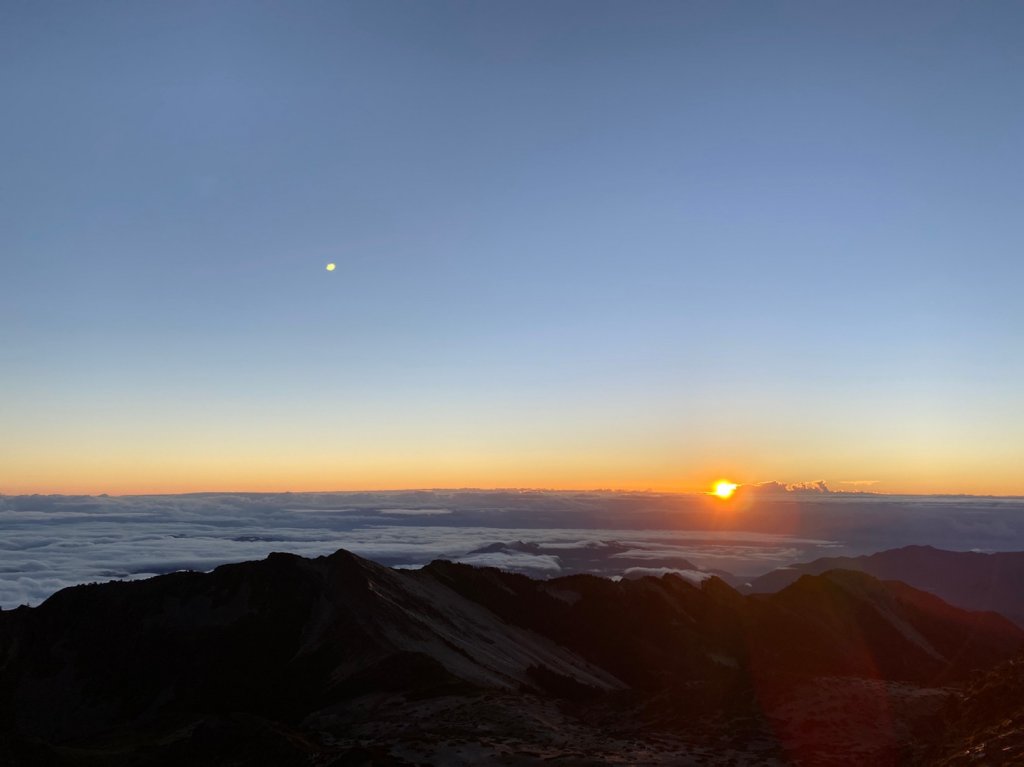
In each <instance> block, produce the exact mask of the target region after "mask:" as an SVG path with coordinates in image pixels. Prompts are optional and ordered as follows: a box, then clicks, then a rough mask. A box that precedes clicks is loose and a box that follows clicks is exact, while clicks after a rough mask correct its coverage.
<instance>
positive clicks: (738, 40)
mask: <svg viewBox="0 0 1024 767" xmlns="http://www.w3.org/2000/svg"><path fill="white" fill-rule="evenodd" d="M1022 17H1024V8H1021V6H1019V5H1016V4H1011V3H986V4H967V3H944V2H929V3H899V4H891V3H860V2H858V3H847V4H822V3H761V4H754V3H745V4H741V3H684V2H679V3H647V2H630V3H624V2H623V3H594V2H586V3H582V2H580V3H573V2H556V3H539V2H537V3H441V2H430V3H390V2H372V3H371V2H365V3H257V2H252V3H217V4H209V3H187V2H184V3H166V4H159V3H102V4H99V3H97V4H81V3H7V4H5V5H4V6H3V7H2V9H0V95H2V97H3V100H4V107H5V108H4V114H5V118H4V120H3V121H2V122H0V153H2V154H0V166H2V167H3V172H2V174H0V289H2V291H3V300H2V302H0V359H2V361H3V364H2V368H3V374H2V376H0V394H2V400H0V419H2V422H3V423H4V424H5V426H4V428H3V431H4V433H5V435H6V436H5V439H4V440H3V441H4V443H5V444H4V445H3V446H2V447H0V492H3V491H6V492H23V491H47V490H53V491H58V490H68V491H90V492H93V491H96V492H98V491H103V490H106V491H111V492H119V491H145V490H153V491H165V490H175V489H245V488H249V487H251V488H252V489H261V490H262V489H267V490H271V489H287V488H293V489H331V488H337V489H344V488H368V487H408V486H416V487H421V486H460V485H478V486H514V485H522V486H566V487H597V486H600V487H656V488H660V489H672V488H678V489H692V488H694V487H698V486H701V485H702V484H703V483H704V482H705V481H710V479H711V478H713V477H712V475H713V474H718V473H725V474H727V475H729V476H735V477H736V478H737V479H739V480H740V481H746V482H754V481H764V480H769V479H779V480H782V481H802V480H809V479H819V478H826V479H829V481H830V482H833V483H836V482H841V481H877V482H878V483H879V485H878V487H879V488H880V489H889V490H893V491H899V492H902V491H923V492H944V491H949V492H952V491H968V492H992V493H1024V485H1021V479H1020V475H1019V464H1020V445H1021V444H1024V442H1022V440H1024V412H1022V407H1021V398H1020V395H1019V384H1018V382H1019V381H1020V380H1021V373H1022V372H1024V371H1022V367H1024V365H1022V363H1021V361H1020V360H1021V355H1020V353H1019V351H1020V341H1019V339H1020V337H1021V327H1022V320H1024V309H1022V308H1021V302H1020V301H1019V286H1020V284H1021V278H1022V276H1024V275H1022V271H1024V268H1022V266H1021V261H1020V258H1019V254H1020V252H1021V245H1022V239H1024V237H1022V234H1024V229H1022V224H1021V223H1020V216H1019V211H1020V210H1021V209H1024V206H1022V204H1021V203H1022V199H1021V197H1022V188H1021V184H1020V179H1021V177H1022V173H1021V171H1022V164H1024V159H1022V158H1024V153H1022V152H1021V139H1020V136H1021V135H1024V131H1022V128H1024V125H1022V116H1024V109H1022V106H1024V105H1022V98H1024V97H1022V95H1021V90H1020V88H1019V87H1018V86H1019V79H1020V73H1021V71H1022V70H1024V67H1022V64H1024V61H1022V59H1024V50H1022V48H1021V46H1020V45H1019V34H1018V30H1019V29H1020V28H1021V23H1022V21H1024V18H1022ZM328 262H335V263H337V265H338V268H337V270H336V271H334V272H332V273H327V272H326V271H325V270H324V265H325V264H326V263H328Z"/></svg>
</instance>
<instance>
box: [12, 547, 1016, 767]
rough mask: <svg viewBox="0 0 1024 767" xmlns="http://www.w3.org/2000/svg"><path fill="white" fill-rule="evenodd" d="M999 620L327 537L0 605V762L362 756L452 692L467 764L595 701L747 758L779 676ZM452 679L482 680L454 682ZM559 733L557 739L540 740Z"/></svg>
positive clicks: (866, 599) (389, 753) (782, 733)
mask: <svg viewBox="0 0 1024 767" xmlns="http://www.w3.org/2000/svg"><path fill="white" fill-rule="evenodd" d="M1022 639H1024V632H1022V631H1021V629H1019V628H1017V627H1016V626H1014V625H1013V624H1012V623H1010V622H1009V621H1007V620H1006V619H1004V618H1002V617H1000V616H998V615H994V614H991V613H987V614H986V613H969V612H966V611H964V610H959V609H957V608H953V607H950V606H949V605H947V604H945V603H944V602H942V601H941V600H939V599H937V598H935V597H933V596H931V595H928V594H924V593H922V592H919V591H916V590H914V589H912V588H910V587H907V586H905V585H903V584H901V583H890V582H881V581H878V580H875V579H874V578H871V577H870V576H867V575H864V574H862V573H854V572H843V571H834V572H829V573H826V574H824V575H821V576H805V577H803V578H801V579H800V580H799V581H797V582H796V583H794V584H792V585H791V586H789V587H788V588H786V589H784V590H783V591H781V592H779V593H778V594H771V595H755V596H750V597H744V596H742V595H740V594H739V593H737V592H736V591H734V590H733V589H732V588H731V587H729V586H728V585H726V584H725V583H724V582H723V581H720V580H718V579H717V578H711V579H708V580H706V581H704V582H702V583H699V584H693V583H691V582H689V581H687V580H684V579H683V578H681V577H678V576H675V575H668V576H665V577H663V578H641V579H637V580H624V581H621V582H613V581H610V580H606V579H602V578H596V577H592V576H571V577H567V578H560V579H556V580H552V581H536V580H531V579H530V578H527V577H525V576H521V575H513V574H508V573H502V572H500V571H498V570H494V569H489V568H474V567H470V566H468V565H456V564H452V563H448V562H435V563H433V564H431V565H430V566H428V567H426V568H424V569H422V570H418V571H403V570H391V569H388V568H385V567H382V566H380V565H377V564H374V563H372V562H369V561H366V560H363V559H360V558H358V557H356V556H354V555H352V554H349V553H348V552H345V551H339V552H337V553H335V554H333V555H331V556H329V557H320V558H318V559H314V560H308V559H302V558H300V557H296V556H293V555H287V554H273V555H271V556H270V557H268V558H267V559H266V560H263V561H260V562H249V563H243V564H238V565H226V566H224V567H220V568H217V569H216V570H215V571H213V572H212V573H208V574H199V573H177V574H173V575H166V576H161V577H158V578H153V579H150V580H147V581H136V582H114V583H108V584H102V585H89V586H78V587H74V588H70V589H65V590H64V591H61V592H59V593H58V594H56V595H54V596H53V597H52V598H51V599H49V600H47V601H46V602H45V603H44V604H42V605H41V606H39V607H37V608H20V609H18V610H14V611H9V612H3V613H0V733H3V736H2V737H3V740H0V762H5V763H10V764H32V765H35V764H46V763H53V764H94V763H96V764H99V763H103V764H150V763H153V764H156V763H167V764H173V763H181V762H182V761H183V760H184V761H190V762H193V763H205V762H204V760H207V761H209V763H211V764H212V763H218V764H223V763H236V764H261V763H275V764H289V763H293V762H294V763H296V764H299V763H302V764H308V763H310V760H313V761H315V762H316V763H318V764H329V763H332V761H333V762H336V763H337V764H349V763H353V764H355V763H360V762H359V761H358V759H360V758H362V757H360V756H359V754H360V753H362V751H359V749H364V750H366V749H369V751H366V753H367V754H369V756H367V757H366V759H368V760H369V761H366V760H364V761H365V762H366V763H401V761H400V760H401V759H403V758H405V757H402V756H401V754H402V753H405V754H406V755H407V756H408V758H409V759H410V760H412V761H416V760H422V759H424V758H426V759H427V761H430V760H432V759H441V756H439V754H440V753H441V752H439V751H437V749H438V748H440V747H441V745H440V744H441V743H442V741H441V740H439V738H440V736H438V735H436V734H435V735H430V734H429V732H432V731H433V730H430V729H429V728H430V726H431V723H433V725H438V723H439V722H441V721H448V720H446V719H444V717H446V716H454V714H452V713H451V712H452V711H454V710H459V711H462V712H463V713H462V714H460V715H459V716H461V717H462V719H459V723H458V725H457V727H456V725H455V724H452V723H451V722H449V724H450V725H451V726H453V727H456V729H458V727H461V728H463V730H465V729H466V728H469V729H470V730H473V732H474V733H475V735H474V736H473V737H476V738H477V741H476V742H477V744H478V745H480V744H481V743H483V742H484V740H486V741H487V742H489V743H491V744H492V746H493V747H494V749H497V750H494V751H493V752H488V753H490V756H487V755H486V754H484V752H481V751H479V749H478V750H477V751H473V752H472V753H470V752H467V753H466V754H464V755H463V756H462V757H459V756H458V755H457V754H455V753H454V752H452V753H449V752H448V751H444V752H443V753H445V754H448V756H446V757H445V758H444V760H445V761H447V762H449V763H454V764H459V763H473V759H475V758H481V759H484V758H491V757H494V758H497V757H498V756H501V754H504V756H502V757H501V758H502V759H505V757H508V758H509V759H511V756H510V755H509V754H505V753H504V751H501V749H502V748H504V746H503V745H502V744H504V743H509V742H511V741H512V740H515V738H520V740H522V737H521V736H522V733H520V732H519V729H517V725H516V721H518V720H519V719H521V718H523V717H526V718H532V717H534V716H536V715H537V712H538V711H540V710H547V709H548V708H550V707H551V706H554V707H555V709H556V710H557V711H558V712H559V714H558V716H559V717H563V718H564V717H571V721H569V720H566V721H561V722H560V723H558V722H556V721H555V719H553V718H552V717H548V718H547V719H546V720H545V721H548V720H550V728H551V729H550V731H549V730H545V727H544V726H541V727H540V730H537V731H535V732H534V735H533V739H534V741H536V742H535V743H534V746H536V745H537V743H541V742H543V743H545V744H547V745H546V746H545V748H548V749H549V751H550V749H551V748H554V749H556V751H557V749H558V748H562V749H563V752H565V753H568V752H566V751H565V749H569V750H570V751H571V749H573V748H575V749H577V750H578V749H580V748H583V745H581V744H580V742H582V743H586V742H588V739H589V740H592V741H593V743H594V744H600V743H605V747H606V750H607V749H612V751H614V750H615V749H621V748H624V746H622V743H623V742H626V741H624V740H621V739H620V740H615V739H614V738H613V739H612V740H609V738H610V737H611V736H610V735H609V723H612V724H611V725H610V726H611V727H612V729H613V730H615V731H621V732H633V733H637V732H644V733H648V734H649V733H650V732H652V731H657V732H662V733H668V734H669V735H666V736H665V737H669V736H670V735H671V736H672V737H676V738H683V740H682V741H679V742H675V741H672V742H670V740H671V738H670V740H666V741H664V742H663V743H662V745H661V746H659V747H658V748H657V749H654V750H652V751H651V752H650V754H649V763H652V764H654V763H662V762H661V761H659V760H660V759H662V757H664V760H665V761H664V763H669V764H671V763H676V764H678V763H685V761H682V762H681V761H679V760H681V759H683V758H684V757H685V756H686V753H684V752H685V750H686V749H687V748H690V749H692V748H696V746H694V743H696V742H703V743H706V744H707V743H711V744H718V745H707V746H706V747H707V748H711V749H712V752H710V753H714V749H715V748H719V749H720V748H722V746H721V743H720V740H721V738H722V737H725V736H726V735H729V734H730V733H731V735H730V737H734V738H735V737H736V736H735V733H737V732H741V733H746V734H745V735H743V736H742V737H740V738H739V739H740V740H741V741H743V742H740V743H733V744H732V745H730V746H729V749H731V753H732V756H730V758H733V759H735V760H737V761H736V763H739V764H742V763H750V764H755V763H759V764H760V763H764V764H767V763H771V761H770V760H772V759H775V760H778V759H783V758H784V756H785V754H786V749H787V743H789V742H790V741H792V740H793V736H792V733H790V732H789V730H787V726H786V725H785V723H782V724H779V723H778V722H776V719H778V717H777V716H775V714H776V713H777V712H778V711H782V710H783V708H784V706H785V705H791V704H792V703H793V700H792V694H791V691H792V690H796V689H799V688H801V685H802V686H803V687H806V686H807V685H809V684H810V685H815V684H817V685H818V689H823V688H821V685H820V681H821V680H823V679H832V678H836V677H856V678H858V679H862V680H866V681H867V682H868V683H870V684H874V685H876V686H877V685H883V686H884V685H887V684H896V683H901V684H904V685H907V684H910V685H912V686H914V685H916V686H920V685H936V684H946V683H949V682H955V681H957V680H960V679H964V678H965V677H967V676H968V675H969V674H970V672H972V671H973V670H976V669H985V668H988V667H990V666H991V665H992V664H994V663H997V662H1000V661H1003V660H1006V659H1008V658H1010V657H1012V656H1013V654H1014V653H1015V652H1016V651H1017V650H1018V648H1019V647H1020V645H1021V641H1022ZM872 689H874V688H872ZM915 689H916V688H915ZM474 700H478V701H491V703H490V704H488V705H484V704H483V703H481V705H480V706H479V707H477V708H474V707H473V706H471V705H470V706H468V707H465V708H459V706H460V705H462V704H457V703H455V702H453V701H456V702H457V701H463V702H464V703H467V704H468V703H470V702H472V701H474ZM431 701H433V702H431ZM444 701H447V703H443V702H444ZM567 707H568V708H567ZM399 711H401V712H404V713H403V714H402V717H401V718H399V719H395V718H394V717H395V715H396V713H395V712H399ZM445 712H447V713H445ZM474 712H475V713H474ZM488 712H490V713H488ZM545 716H546V715H545ZM786 716H790V715H789V714H787V715H786ZM793 716H796V714H793ZM773 717H774V718H773ZM541 719H544V717H541ZM780 721H781V720H780ZM787 721H788V720H787ZM737 722H744V723H745V724H743V725H742V727H740V726H739V725H737ZM698 725H699V726H698ZM409 727H426V728H428V729H427V733H428V734H424V735H423V737H422V738H421V740H423V741H424V742H423V743H420V745H418V746H415V747H414V746H412V745H409V744H406V746H403V748H406V751H401V749H399V750H398V751H396V750H395V749H396V748H398V747H397V746H396V743H399V742H403V743H404V741H402V738H401V737H399V733H401V732H407V731H408V728H409ZM389 728H390V729H389ZM479 728H484V729H483V730H480V729H479ZM574 728H575V729H574ZM744 728H745V729H744ZM460 732H462V730H460ZM570 732H576V733H577V735H576V736H574V737H576V739H577V741H580V742H576V741H574V742H573V743H575V745H573V744H568V745H567V743H568V741H567V742H565V743H562V741H561V740H559V737H560V736H559V735H558V734H559V733H570ZM481 733H486V736H484V735H482V734H481ZM516 733H519V734H516ZM672 733H674V735H672ZM356 735H359V736H358V737H356ZM460 737H462V738H463V739H465V738H466V737H468V736H466V735H465V733H463V735H462V736H460ZM566 737H568V736H566ZM645 737H646V736H645ZM570 740H571V739H570ZM613 741H614V743H617V744H619V745H614V746H613V745H608V744H609V743H612V742H613ZM517 742H519V741H517ZM523 742H525V741H523ZM559 743H562V745H561V746H559V745H558V744H559ZM481 747H482V746H481ZM531 747H532V746H531ZM702 747H703V746H702ZM886 747H889V746H886ZM417 748H420V751H417V750H416V749H417ZM424 748H428V750H429V748H433V749H434V751H430V752H429V754H428V753H427V752H425V751H423V750H422V749H424ZM524 748H525V746H524ZM373 749H377V751H374V750H373ZM659 749H660V750H659ZM591 750H592V751H593V754H592V755H591V756H592V757H593V759H595V760H598V761H591V762H586V763H594V764H597V763H603V762H601V761H600V759H604V758H605V757H602V756H601V749H600V748H597V747H596V746H595V747H594V748H592V749H591ZM399 752H401V753H399ZM499 752H500V753H499ZM538 753H539V752H538ZM545 753H548V752H545ZM559 753H562V752H559ZM573 753H575V752H573ZM723 753H724V752H723ZM226 754H227V755H231V757H230V759H227V760H226V756H225V755H226ZM375 754H376V755H375ZM424 754H427V755H426V757H425V756H424ZM430 754H432V756H431V755H430ZM474 754H475V756H474ZM616 754H617V756H616ZM744 754H745V755H746V756H743V755H744ZM659 755H660V756H659ZM364 756H365V754H364ZM577 756H578V755H577ZM605 756H606V757H607V761H608V763H615V761H616V758H621V757H622V756H623V754H622V753H621V752H615V753H612V752H608V753H605ZM690 756H692V757H693V758H698V756H699V755H694V754H690ZM704 756H707V754H705V755H704ZM755 756H756V759H755ZM357 757H358V758H357ZM414 757H415V758H414ZM741 757H742V758H741ZM524 758H525V757H524ZM588 758H590V757H588ZM686 758H689V757H686ZM700 758H704V757H700ZM218 759H219V760H220V761H218ZM265 759H269V760H270V761H263V760H265ZM350 759H356V761H344V760H350ZM460 759H462V761H460ZM673 759H675V760H676V761H672V760H673ZM744 759H747V761H743V760H744ZM750 759H754V761H750ZM758 759H760V760H761V761H757V760H758ZM162 760H163V761H162ZM167 760H170V761H167ZM339 760H340V761H339ZM387 760H392V761H390V762H389V761H387ZM394 760H399V761H394ZM764 760H769V761H764ZM505 761H506V763H515V761H514V760H513V761H508V760H507V759H506V760H505ZM527 761H529V760H527Z"/></svg>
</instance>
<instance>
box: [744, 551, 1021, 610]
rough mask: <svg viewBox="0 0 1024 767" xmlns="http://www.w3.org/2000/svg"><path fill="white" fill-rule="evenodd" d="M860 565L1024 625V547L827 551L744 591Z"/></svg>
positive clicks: (867, 570) (875, 573)
mask: <svg viewBox="0 0 1024 767" xmlns="http://www.w3.org/2000/svg"><path fill="white" fill-rule="evenodd" d="M835 569H843V570H858V571H860V572H864V573H868V574H869V575H873V576H874V577H876V578H881V579H883V580H898V581H903V582H904V583H906V584H908V585H910V586H913V587H914V588H917V589H921V590H922V591H927V592H929V593H932V594H935V595H936V596H938V597H940V598H942V599H943V600H945V601H946V602H949V603H950V604H952V605H956V606H958V607H963V608H966V609H969V610H992V611H994V612H998V613H1001V614H1002V615H1005V616H1006V617H1008V618H1010V619H1011V620H1013V621H1014V622H1015V623H1017V625H1019V626H1024V589H1022V588H1021V584H1024V552H1021V551H1011V552H997V553H993V554H983V553H979V552H974V551H943V550H942V549H935V548H932V547H931V546H905V547H904V548H901V549H891V550H889V551H882V552H879V553H877V554H871V555H870V556H861V557H825V558H822V559H816V560H814V561H813V562H808V563H805V564H798V565H792V566H790V567H784V568H780V569H778V570H773V571H771V572H770V573H766V574H765V575H762V576H761V577H759V578H756V579H754V580H753V581H751V582H750V586H749V587H748V588H745V589H744V591H746V592H750V593H771V592H776V591H779V590H780V589H782V588H785V587H786V586H788V585H789V584H791V583H793V582H794V581H796V580H797V579H798V578H800V577H801V576H802V575H820V574H821V573H824V572H826V571H828V570H835Z"/></svg>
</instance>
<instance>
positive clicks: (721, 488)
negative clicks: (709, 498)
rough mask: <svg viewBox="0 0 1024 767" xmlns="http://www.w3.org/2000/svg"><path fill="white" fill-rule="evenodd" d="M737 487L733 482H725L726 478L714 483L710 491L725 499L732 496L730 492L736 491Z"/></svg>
mask: <svg viewBox="0 0 1024 767" xmlns="http://www.w3.org/2000/svg"><path fill="white" fill-rule="evenodd" d="M737 487H738V485H736V484H735V483H733V482H727V481H726V480H724V479H723V480H719V481H718V482H716V483H715V489H714V490H712V491H711V492H712V493H713V494H714V495H717V496H718V497H719V498H721V499H723V500H725V499H726V498H731V497H732V494H733V493H735V492H736V488H737Z"/></svg>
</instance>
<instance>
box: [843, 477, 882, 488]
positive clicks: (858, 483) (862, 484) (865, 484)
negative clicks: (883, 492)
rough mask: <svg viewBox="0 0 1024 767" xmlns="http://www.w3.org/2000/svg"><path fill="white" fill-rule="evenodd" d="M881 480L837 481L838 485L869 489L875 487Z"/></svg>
mask: <svg viewBox="0 0 1024 767" xmlns="http://www.w3.org/2000/svg"><path fill="white" fill-rule="evenodd" d="M879 482H881V480H878V479H841V480H839V484H840V485H853V486H855V487H870V486H871V485H877V484H878V483H879Z"/></svg>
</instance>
